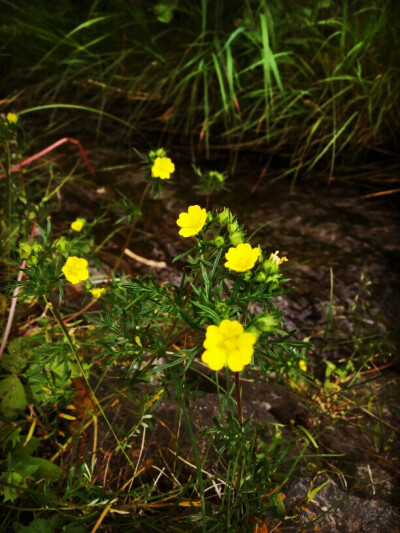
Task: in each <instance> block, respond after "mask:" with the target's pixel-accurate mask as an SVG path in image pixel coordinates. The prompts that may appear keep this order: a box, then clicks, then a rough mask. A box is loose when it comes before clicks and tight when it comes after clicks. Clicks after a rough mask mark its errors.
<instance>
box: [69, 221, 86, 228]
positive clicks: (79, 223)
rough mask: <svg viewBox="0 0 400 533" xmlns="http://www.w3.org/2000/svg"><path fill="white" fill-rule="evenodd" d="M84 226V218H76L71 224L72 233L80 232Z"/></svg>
mask: <svg viewBox="0 0 400 533" xmlns="http://www.w3.org/2000/svg"><path fill="white" fill-rule="evenodd" d="M85 224H86V220H85V219H84V218H77V219H76V220H74V222H72V223H71V229H73V230H74V231H82V228H83V226H84V225H85Z"/></svg>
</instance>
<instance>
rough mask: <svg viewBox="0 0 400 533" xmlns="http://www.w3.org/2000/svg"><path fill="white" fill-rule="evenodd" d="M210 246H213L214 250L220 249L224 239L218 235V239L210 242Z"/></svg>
mask: <svg viewBox="0 0 400 533" xmlns="http://www.w3.org/2000/svg"><path fill="white" fill-rule="evenodd" d="M211 242H212V244H214V246H215V247H216V248H222V247H223V246H224V244H225V239H224V238H223V237H222V235H218V237H216V238H215V239H214V240H213V241H211Z"/></svg>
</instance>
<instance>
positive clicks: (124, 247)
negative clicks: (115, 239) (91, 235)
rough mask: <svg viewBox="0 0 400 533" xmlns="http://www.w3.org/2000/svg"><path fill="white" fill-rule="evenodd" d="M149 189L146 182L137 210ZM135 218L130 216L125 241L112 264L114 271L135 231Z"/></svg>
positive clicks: (141, 205) (140, 208) (140, 207)
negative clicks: (130, 219)
mask: <svg viewBox="0 0 400 533" xmlns="http://www.w3.org/2000/svg"><path fill="white" fill-rule="evenodd" d="M149 189H150V183H148V184H147V185H146V187H145V188H144V190H143V192H142V196H141V197H140V200H139V211H141V210H142V207H143V203H144V201H145V198H146V196H147V193H148V192H149ZM136 220H137V219H136V218H135V216H133V217H132V222H131V227H130V228H129V233H128V236H127V238H126V240H125V243H124V245H123V247H122V250H121V253H120V255H119V257H118V259H117V262H116V263H115V266H114V271H115V272H116V271H117V269H118V267H119V265H120V264H121V261H122V258H123V257H124V253H125V249H126V248H127V247H128V245H129V243H130V240H131V238H132V235H133V232H134V231H135V225H136Z"/></svg>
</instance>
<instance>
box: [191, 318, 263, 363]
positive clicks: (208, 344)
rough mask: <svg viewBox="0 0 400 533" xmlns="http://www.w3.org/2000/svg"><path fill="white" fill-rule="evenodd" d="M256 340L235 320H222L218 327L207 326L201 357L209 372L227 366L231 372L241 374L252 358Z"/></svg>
mask: <svg viewBox="0 0 400 533" xmlns="http://www.w3.org/2000/svg"><path fill="white" fill-rule="evenodd" d="M255 342H256V338H255V336H254V335H253V334H252V333H248V332H246V331H244V330H243V326H242V324H241V323H240V322H238V321H237V320H223V321H222V322H221V324H220V325H219V326H208V328H207V332H206V340H205V341H204V344H203V346H204V348H205V349H206V351H205V352H204V353H203V355H202V356H201V359H202V361H203V362H204V363H207V365H208V366H209V367H210V368H211V370H221V368H222V367H223V366H225V365H228V367H229V368H230V370H232V371H233V372H241V371H242V370H243V367H244V366H245V365H248V364H249V363H250V361H251V358H252V356H253V351H254V348H253V344H254V343H255Z"/></svg>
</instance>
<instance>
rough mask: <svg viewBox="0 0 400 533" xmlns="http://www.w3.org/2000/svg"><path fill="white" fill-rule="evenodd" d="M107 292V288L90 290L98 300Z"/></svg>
mask: <svg viewBox="0 0 400 533" xmlns="http://www.w3.org/2000/svg"><path fill="white" fill-rule="evenodd" d="M105 290H106V288H105V287H99V288H97V289H89V292H90V294H91V295H92V296H93V298H95V299H96V300H98V299H99V298H100V296H101V295H102V294H103V292H104V291H105Z"/></svg>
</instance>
